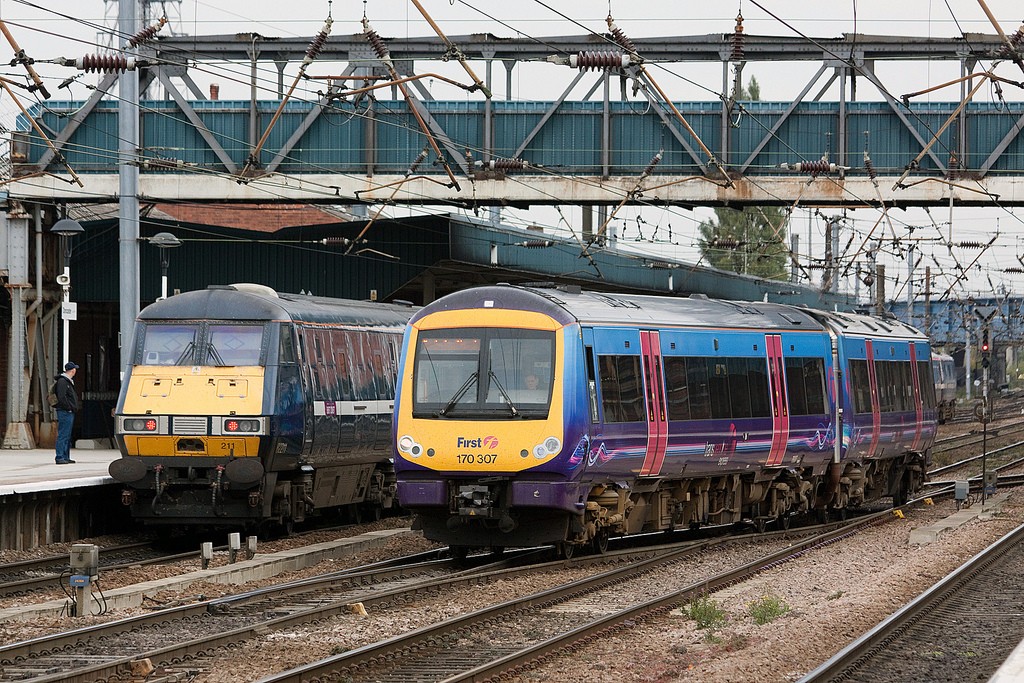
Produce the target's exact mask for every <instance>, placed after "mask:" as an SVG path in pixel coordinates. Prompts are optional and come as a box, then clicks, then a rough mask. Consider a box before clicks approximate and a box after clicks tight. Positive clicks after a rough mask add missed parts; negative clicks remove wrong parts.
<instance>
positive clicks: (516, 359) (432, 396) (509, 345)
mask: <svg viewBox="0 0 1024 683" xmlns="http://www.w3.org/2000/svg"><path fill="white" fill-rule="evenodd" d="M554 352H555V335H554V333H553V332H549V331H545V330H526V329H505V328H458V329H447V330H422V331H421V332H420V333H419V335H418V338H417V340H416V357H415V361H414V364H413V415H414V416H416V417H436V418H444V417H448V416H454V415H459V416H461V417H481V418H488V419H494V418H496V417H504V418H534V419H536V418H542V417H547V413H548V408H549V406H550V403H551V388H552V385H553V381H554V376H553V372H552V370H553V368H554Z"/></svg>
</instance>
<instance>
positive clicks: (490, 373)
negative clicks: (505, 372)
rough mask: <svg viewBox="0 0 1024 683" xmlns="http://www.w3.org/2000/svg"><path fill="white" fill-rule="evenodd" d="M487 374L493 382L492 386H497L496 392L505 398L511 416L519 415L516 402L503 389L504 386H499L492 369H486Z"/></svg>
mask: <svg viewBox="0 0 1024 683" xmlns="http://www.w3.org/2000/svg"><path fill="white" fill-rule="evenodd" d="M487 376H488V377H490V378H491V381H492V382H494V386H496V387H498V393H499V394H501V397H502V398H503V399H505V403H506V404H507V405H508V409H509V410H511V411H512V417H516V416H517V415H519V409H518V408H516V404H515V403H513V402H512V397H511V396H509V395H508V392H507V391H505V387H503V386H501V382H499V381H498V376H497V375H495V374H494V370H488V371H487Z"/></svg>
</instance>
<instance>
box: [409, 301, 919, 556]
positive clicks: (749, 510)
mask: <svg viewBox="0 0 1024 683" xmlns="http://www.w3.org/2000/svg"><path fill="white" fill-rule="evenodd" d="M928 353H929V350H928V345H927V340H926V339H925V338H924V337H923V336H922V335H920V334H919V333H917V332H916V331H915V330H913V329H912V328H909V327H906V326H903V325H900V324H898V323H896V322H895V321H888V320H886V321H881V320H877V319H871V318H867V317H866V316H856V315H852V314H838V313H825V312H810V311H808V310H807V309H796V308H791V307H787V306H782V305H777V304H747V303H744V304H737V303H731V302H714V301H710V300H707V299H705V298H699V297H698V298H691V299H674V298H661V297H649V296H647V297H645V296H636V297H628V296H623V295H604V294H586V293H582V292H578V291H576V292H573V291H564V290H559V291H552V290H540V289H530V288H522V287H511V286H499V287H484V288H478V289H475V290H467V291H465V292H460V293H457V294H454V295H450V296H448V297H445V298H444V299H441V300H439V301H438V302H436V303H435V304H432V305H430V306H427V307H425V308H424V309H422V310H421V311H420V312H419V313H418V314H417V315H416V316H414V317H413V319H412V320H411V322H410V325H409V326H408V328H407V332H406V339H405V342H404V347H403V363H402V366H401V370H400V381H399V392H398V397H397V402H396V422H395V445H396V448H397V458H396V461H395V463H396V471H397V484H398V495H399V501H400V503H401V504H402V505H403V506H404V507H407V508H409V509H411V510H413V511H414V512H416V513H417V524H419V525H420V526H421V528H422V529H423V532H424V534H425V536H426V537H427V538H430V539H433V540H437V541H441V542H447V543H449V544H451V545H454V546H459V547H472V546H481V547H489V546H502V547H505V546H516V545H533V544H543V543H548V544H554V545H557V546H559V547H562V548H564V547H566V545H568V546H580V545H585V544H592V545H594V547H598V548H600V547H601V546H602V545H604V544H605V543H606V542H607V538H608V537H609V536H617V535H630V534H637V533H644V532H651V531H661V530H666V529H674V528H680V527H699V526H704V525H716V524H731V523H737V522H751V523H754V524H756V525H758V526H759V527H760V526H763V525H764V524H766V523H769V522H776V521H777V522H778V523H780V524H788V521H789V519H790V517H791V516H793V515H797V514H808V513H815V512H816V513H818V514H819V515H823V514H827V513H828V512H829V511H830V510H838V511H844V510H845V509H846V508H848V507H850V506H855V505H859V504H862V503H864V502H866V501H868V500H872V499H876V498H879V497H884V496H891V497H893V498H894V500H897V501H902V500H905V499H906V497H907V496H908V495H909V494H910V493H911V492H913V491H915V490H916V489H917V488H919V486H920V484H921V482H922V481H923V472H924V464H925V463H926V460H927V454H928V448H929V447H930V444H931V441H932V440H933V439H934V428H935V398H934V392H933V391H932V390H931V389H932V384H931V373H930V372H928V371H927V370H928V361H927V360H919V359H927V358H929V356H928ZM530 374H541V375H543V376H544V377H545V385H544V386H545V389H544V391H543V392H542V393H541V394H539V395H534V396H532V398H530V399H527V398H526V395H525V394H521V393H519V392H520V389H521V385H520V384H519V381H520V380H519V379H518V378H520V377H523V376H527V375H530ZM442 377H443V378H444V379H443V381H442V380H441V379H439V378H442ZM852 377H856V378H857V382H859V381H860V380H861V379H863V381H864V382H866V384H865V385H864V387H862V386H861V385H860V384H859V383H852V382H853V380H852V379H851V378H852ZM433 389H436V390H438V392H437V393H439V396H438V397H436V398H428V396H429V393H430V392H429V391H428V390H433Z"/></svg>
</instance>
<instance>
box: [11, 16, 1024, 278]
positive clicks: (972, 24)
mask: <svg viewBox="0 0 1024 683" xmlns="http://www.w3.org/2000/svg"><path fill="white" fill-rule="evenodd" d="M419 4H420V5H421V6H422V7H423V8H424V9H425V10H426V11H427V12H428V13H429V15H430V17H431V18H432V19H433V20H434V21H435V22H436V23H437V24H438V25H439V26H440V27H441V28H442V30H443V31H444V32H445V33H446V34H448V35H450V36H457V35H461V34H468V33H476V32H490V33H493V34H495V35H497V36H510V37H511V36H515V37H535V38H544V37H545V36H559V35H561V36H564V35H581V34H584V33H588V32H597V33H602V32H605V31H606V30H607V26H606V23H605V18H606V17H607V16H608V15H609V14H611V15H612V16H613V17H614V19H615V22H616V24H617V25H618V26H619V27H620V28H621V29H622V30H623V31H624V32H625V33H626V34H627V35H629V36H630V37H644V36H659V37H665V36H672V35H700V34H708V33H711V34H721V33H731V32H732V30H733V26H734V23H735V18H736V15H737V13H742V15H743V18H744V31H745V33H746V34H748V35H779V36H786V37H796V36H798V35H801V34H802V35H806V36H811V37H825V38H828V37H839V36H841V35H842V34H844V33H853V32H857V33H862V34H880V35H903V36H918V37H954V36H958V35H960V34H961V32H966V33H985V34H992V33H993V32H994V29H993V26H992V23H991V22H990V20H989V18H988V17H987V16H986V13H985V10H984V8H985V7H987V8H988V9H989V10H990V11H991V13H992V15H993V16H994V17H995V19H996V20H997V22H998V23H999V24H1000V26H1001V27H1002V29H1003V31H1004V32H1006V33H1007V34H1012V33H1013V32H1014V31H1016V30H1017V29H1018V28H1020V27H1021V25H1022V20H1024V6H1022V5H1021V4H1020V1H1019V0H984V1H982V0H905V1H904V2H901V3H893V2H892V1H891V0H884V1H883V0H838V1H836V2H807V1H806V0H799V1H798V0H724V1H719V2H693V1H692V0H676V1H675V2H669V1H666V0H648V1H647V2H642V3H640V2H624V1H622V0H605V1H602V2H595V1H582V0H571V1H570V0H546V1H540V0H533V1H527V0H520V1H518V2H507V1H505V2H497V1H495V0H478V1H475V2H466V1H465V0H419ZM149 12H150V13H151V16H154V17H156V16H159V15H160V14H162V13H164V12H166V13H167V16H168V17H169V18H170V20H171V23H170V25H169V26H168V27H165V28H164V29H163V33H168V32H173V33H175V34H181V35H212V34H226V33H239V32H246V33H248V32H255V33H259V34H261V35H263V36H267V37H271V36H299V37H311V36H312V35H314V34H315V33H317V32H318V31H320V30H322V29H323V28H324V25H325V20H326V18H327V17H328V14H330V16H331V18H332V19H333V25H332V27H331V32H332V34H333V35H344V34H352V33H358V32H360V31H361V25H360V21H361V19H362V17H363V15H364V13H365V14H366V16H367V18H368V19H369V21H370V23H371V24H372V26H373V28H374V29H375V30H376V31H377V32H378V33H379V34H380V35H382V36H383V37H385V38H388V37H419V36H430V35H433V30H432V29H431V27H430V26H429V24H428V23H427V22H426V21H425V20H424V18H423V16H422V14H421V12H420V10H419V9H418V8H417V7H416V4H415V3H414V2H412V1H411V0H366V1H365V2H351V1H349V2H342V1H340V0H339V1H337V2H333V3H332V2H327V1H326V0H290V1H289V2H281V0H248V1H247V2H244V3H242V2H233V1H231V0H217V1H216V2H199V1H196V0H181V1H180V2H155V1H154V2H150V3H149ZM116 18H117V3H116V2H115V1H113V0H111V1H109V2H104V1H103V0H75V1H73V2H72V1H71V0H45V1H43V0H40V1H39V2H29V1H27V0H0V19H3V21H4V22H5V24H6V25H7V27H8V29H9V30H10V32H11V33H12V35H13V37H14V38H15V40H16V41H17V42H18V43H19V45H20V47H22V48H23V49H25V51H26V52H27V53H28V54H29V55H30V56H31V57H33V58H34V59H36V60H38V62H37V64H36V69H37V71H38V72H39V73H40V75H41V76H43V78H44V79H45V81H46V83H47V85H48V87H49V88H50V90H51V91H52V92H54V98H55V99H75V100H84V99H86V98H87V97H88V96H89V92H90V91H89V90H88V89H87V87H86V85H87V84H88V83H95V81H96V78H95V75H91V76H82V77H80V78H79V79H78V80H76V81H74V82H73V83H71V84H69V87H67V88H58V87H57V86H58V85H59V84H60V83H61V82H62V81H64V80H65V79H66V78H68V77H69V76H73V75H75V73H74V72H73V71H72V70H69V69H68V68H67V67H63V66H59V65H56V64H52V63H46V62H47V61H50V60H53V59H54V58H56V57H69V58H74V57H79V56H81V55H83V54H91V53H95V52H98V51H100V50H99V48H97V45H100V46H103V45H108V44H110V43H111V40H112V38H111V36H112V35H113V29H114V27H115V26H116ZM114 42H117V43H123V39H114ZM0 49H4V44H3V42H0ZM818 65H819V64H818V62H807V63H763V62H761V63H759V62H750V63H748V64H747V66H746V68H745V70H744V72H743V73H744V77H745V78H748V79H749V77H750V76H754V77H756V78H757V80H758V82H759V84H760V87H761V93H762V99H764V100H769V101H790V100H791V99H792V98H793V97H795V96H796V95H797V94H799V91H800V90H801V89H802V88H803V86H804V84H805V83H806V81H807V80H808V79H809V78H810V76H811V75H812V74H813V73H814V71H815V70H816V69H817V68H818ZM317 66H318V65H317V64H314V65H313V67H311V69H314V68H316V67H317ZM446 67H447V69H448V70H447V71H445V68H446ZM473 67H474V69H475V70H476V72H477V74H478V75H481V76H482V75H483V71H484V69H483V65H481V64H475V65H473ZM297 68H298V65H297V64H293V65H289V66H288V68H287V69H286V72H285V82H286V83H290V81H291V77H294V74H295V73H296V71H297ZM248 69H249V67H248V65H227V64H207V65H204V66H203V67H202V68H194V69H192V70H191V74H192V76H193V78H194V79H195V80H196V81H197V82H198V83H199V84H200V86H201V87H203V88H204V89H205V88H207V87H208V85H209V84H210V83H213V82H216V83H218V85H219V86H220V88H221V94H220V97H221V99H235V98H239V99H247V98H248V95H249V88H248V78H249V73H248ZM420 69H424V66H423V65H420ZM430 70H431V71H438V72H441V73H445V74H450V75H451V76H452V77H455V78H457V79H458V80H463V81H464V80H465V74H464V73H463V72H462V71H461V69H458V68H457V67H456V65H455V64H454V63H449V64H447V65H443V64H439V63H436V62H435V63H431V64H430ZM878 71H879V75H880V77H881V79H882V80H883V82H884V83H885V84H886V85H887V86H888V88H889V90H890V91H891V92H893V93H904V92H913V91H917V90H922V89H925V88H927V87H931V86H935V85H939V84H942V83H945V82H947V81H949V80H951V79H953V78H956V77H957V76H959V65H958V64H956V63H953V64H950V63H942V62H917V63H899V64H896V63H882V64H880V65H879V68H878ZM333 72H334V71H333V70H328V71H327V73H333ZM996 73H997V74H999V75H1000V76H1003V77H1005V78H1009V79H1015V80H1019V79H1024V74H1022V73H1021V71H1020V70H1018V69H1016V67H1014V65H1012V64H1009V63H1003V64H1002V65H1000V66H999V67H998V68H997V70H996ZM657 74H658V76H657V78H658V83H659V85H661V86H662V87H663V88H664V89H665V90H666V91H667V92H668V93H669V95H670V96H671V97H672V98H673V99H674V100H677V101H714V100H717V98H718V96H719V93H720V91H721V89H722V71H721V65H720V64H719V63H715V64H710V65H701V64H675V65H671V66H670V67H669V68H668V69H666V70H664V71H658V72H657ZM4 75H5V76H7V77H9V78H12V79H20V80H23V79H24V73H23V72H21V71H18V70H17V69H13V68H5V70H4ZM513 75H514V78H513V79H512V89H511V92H509V91H507V89H506V86H505V77H504V69H503V68H501V67H500V66H496V67H495V81H494V87H493V90H494V97H495V98H497V99H508V98H511V99H517V100H546V99H553V98H555V97H557V96H558V95H559V94H560V93H561V91H562V90H563V89H564V88H565V87H566V86H567V85H568V83H569V81H570V79H571V78H572V76H573V75H574V72H572V71H571V70H569V69H565V68H564V67H563V68H562V70H561V71H558V70H555V69H554V68H553V67H551V66H550V65H520V66H517V67H516V69H515V70H514V72H513ZM90 78H91V80H90ZM261 78H264V79H265V80H264V81H263V82H264V84H265V85H266V88H267V90H266V93H265V96H266V97H268V98H269V97H271V91H272V89H273V88H275V85H276V81H277V76H276V73H274V72H273V71H272V70H271V69H267V70H266V72H265V73H262V74H261ZM317 85H318V84H316V83H313V84H312V85H310V86H309V87H308V88H307V87H305V85H304V84H303V85H300V87H299V88H298V89H297V91H296V97H299V98H309V99H315V90H316V87H317ZM429 87H430V89H431V93H432V94H433V96H434V97H435V98H438V99H466V98H470V97H480V95H479V94H478V93H477V94H466V93H465V92H464V91H462V90H459V89H456V88H454V87H448V86H446V85H445V84H444V83H443V82H432V83H429ZM833 90H834V89H833ZM1022 92H1024V91H1021V90H1020V89H1017V88H1013V87H1009V86H1008V87H1006V88H1004V95H1005V97H1006V98H1007V99H1008V100H1012V101H1021V100H1022V99H1024V97H1022V94H1021V93H1022ZM578 96H580V95H577V97H578ZM858 98H859V99H867V100H871V99H879V96H878V94H877V93H876V92H873V91H872V89H870V88H866V87H864V88H861V90H859V92H858ZM824 99H826V100H828V99H830V96H829V95H826V96H825V98H824ZM831 99H835V97H831ZM921 99H923V100H929V99H930V100H933V101H957V100H959V88H958V87H956V88H946V89H943V90H941V91H938V92H936V93H932V94H930V95H927V96H924V97H922V98H921ZM978 99H980V100H982V101H991V100H992V99H993V93H992V92H990V90H989V89H983V90H982V92H981V93H979V98H978ZM26 103H30V100H29V101H27V102H26ZM12 111H14V105H13V103H12V102H11V101H10V100H9V98H7V97H6V96H5V97H3V98H0V114H8V115H9V114H10V113H11V112H12ZM414 211H415V209H412V208H404V207H394V208H391V207H389V208H388V209H387V210H386V214H385V215H392V216H401V215H408V214H409V213H412V212H414ZM841 213H842V212H841V211H838V210H834V211H827V212H822V214H823V215H819V214H816V213H812V212H810V211H805V210H802V209H798V210H797V211H795V212H794V214H793V217H792V223H791V225H790V229H791V230H792V231H793V232H795V233H797V234H799V235H800V240H801V246H800V252H801V256H802V257H804V258H806V257H808V256H819V257H820V255H821V252H822V251H823V246H822V245H823V236H824V220H823V217H824V216H833V217H834V216H837V215H839V214H841ZM579 215H580V213H579V210H578V209H577V208H575V207H565V208H564V209H563V210H562V212H561V213H559V212H558V211H556V210H554V209H550V208H545V209H540V208H537V209H531V210H505V211H503V212H502V220H503V221H506V222H509V223H510V224H513V225H527V224H535V225H542V226H545V228H546V229H547V230H549V231H553V232H562V233H565V232H567V230H566V226H567V225H575V226H578V224H579V220H580V219H579ZM712 215H713V214H712V213H711V211H710V210H707V209H700V208H698V209H696V210H693V211H690V210H685V209H680V208H674V209H673V208H669V209H655V208H650V207H625V208H624V209H623V210H622V211H621V212H620V213H619V214H618V217H620V218H621V219H622V220H621V221H620V222H617V226H618V229H619V230H620V232H621V231H622V230H625V234H624V235H622V239H621V241H620V247H622V248H628V249H631V250H636V251H637V252H638V253H642V254H645V255H649V256H652V257H659V256H660V257H665V258H681V259H684V260H687V261H691V262H696V261H698V260H699V258H700V256H699V251H698V249H697V246H696V242H697V233H698V230H697V228H698V225H699V224H700V222H701V221H702V220H707V219H708V218H710V217H711V216H712ZM889 219H890V220H892V221H893V224H894V227H895V229H896V231H897V232H899V233H905V234H908V235H909V234H910V233H911V232H914V233H915V234H916V235H918V236H920V235H922V234H928V235H929V236H934V237H935V239H934V240H931V241H928V242H922V243H921V246H920V250H919V252H918V257H920V258H921V261H920V262H919V264H918V268H916V269H915V271H914V286H913V291H916V292H917V293H918V294H919V293H920V291H921V289H922V284H923V283H922V281H921V278H923V276H924V272H923V271H924V266H925V265H930V266H931V267H932V275H933V283H932V290H933V293H935V294H939V293H942V292H944V291H945V290H946V289H947V286H948V285H951V280H950V279H949V277H944V276H943V275H942V274H941V273H942V272H943V271H948V272H953V271H954V269H955V266H956V265H957V264H959V265H961V266H966V265H968V264H970V263H971V262H972V261H974V260H975V259H977V263H976V264H975V266H974V267H972V268H970V270H969V281H968V282H967V283H966V285H962V286H956V287H955V288H954V289H953V290H952V291H951V295H953V296H959V297H962V298H963V297H967V296H970V295H978V294H980V295H990V294H991V293H992V291H993V290H995V291H996V293H997V294H999V293H1001V292H1008V293H1012V294H1024V275H1019V274H1014V273H1007V272H1005V269H1007V268H1021V267H1024V260H1022V259H1024V208H1021V209H1013V208H1009V207H999V208H992V209H966V208H956V209H954V210H952V211H950V210H949V209H945V208H943V209H940V210H936V209H932V210H931V211H930V213H925V212H923V211H920V210H908V211H899V212H895V211H891V212H890V216H889ZM878 220H879V212H878V211H877V210H874V209H860V210H856V211H849V212H847V213H846V214H845V219H844V221H843V223H842V225H843V226H844V228H843V229H844V230H848V231H849V237H846V236H844V238H843V240H844V241H845V239H848V238H851V237H852V238H853V240H854V242H856V243H859V242H860V237H861V236H862V235H864V234H866V233H867V231H868V230H870V229H871V227H872V226H873V225H874V224H875V223H876V222H877V221H878ZM912 228H913V230H912ZM655 230H657V233H656V234H655ZM670 231H671V234H672V239H671V240H669V239H668V237H667V236H668V234H669V232H670ZM997 231H998V234H999V237H998V240H997V243H996V245H995V248H993V249H990V250H988V251H987V252H984V253H982V254H980V255H979V253H978V251H976V250H975V251H969V250H960V251H958V250H957V249H952V250H951V249H949V248H948V247H947V245H945V244H943V243H942V241H941V240H940V239H939V237H940V236H942V235H952V236H953V241H954V242H969V241H975V242H977V241H980V242H987V241H988V240H989V239H990V238H991V236H992V235H993V234H994V233H996V232H997ZM652 235H653V238H652ZM881 262H882V263H885V264H886V267H887V269H888V272H887V276H888V278H892V282H890V283H888V284H887V288H886V289H887V294H888V296H889V297H890V298H893V297H896V298H899V297H902V296H904V295H905V294H904V293H905V292H906V291H907V279H908V272H909V268H908V265H907V263H906V261H905V260H903V258H902V255H901V254H899V253H897V250H895V249H894V250H892V251H891V253H888V252H887V250H885V249H883V253H882V256H881ZM817 272H820V271H817ZM813 277H814V278H815V279H816V280H817V279H819V278H820V275H817V274H816V275H814V276H813ZM818 283H819V282H812V283H811V284H818ZM855 287H857V285H856V284H855V283H854V281H853V279H852V278H851V279H849V280H847V281H844V282H843V288H844V289H845V290H846V291H854V288H855ZM857 291H859V293H860V294H861V295H862V296H863V295H866V290H865V288H864V287H863V285H860V286H859V289H858V290H857Z"/></svg>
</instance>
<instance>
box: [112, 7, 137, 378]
mask: <svg viewBox="0 0 1024 683" xmlns="http://www.w3.org/2000/svg"><path fill="white" fill-rule="evenodd" d="M138 24H139V21H138V2H137V0H120V1H119V2H118V7H117V26H118V31H120V33H121V35H123V36H131V35H135V33H136V32H137V31H138ZM118 83H119V88H120V89H119V95H120V101H119V102H118V107H117V121H118V123H117V131H118V178H119V183H118V184H119V190H120V199H119V201H118V212H117V217H118V224H119V229H118V240H119V265H120V300H121V301H120V307H119V311H118V312H119V318H120V320H119V322H120V326H119V339H118V346H119V348H120V350H121V359H120V361H121V362H120V365H121V376H122V377H123V376H124V372H125V370H126V369H127V367H128V361H129V355H130V354H129V353H128V347H129V345H130V344H131V341H132V329H133V327H134V326H135V318H136V317H137V316H138V314H139V167H138V165H137V164H136V163H134V162H135V161H136V157H137V155H138V149H139V147H141V144H140V142H139V72H138V71H137V70H131V71H126V72H124V73H122V74H121V75H120V76H119V77H118Z"/></svg>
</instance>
